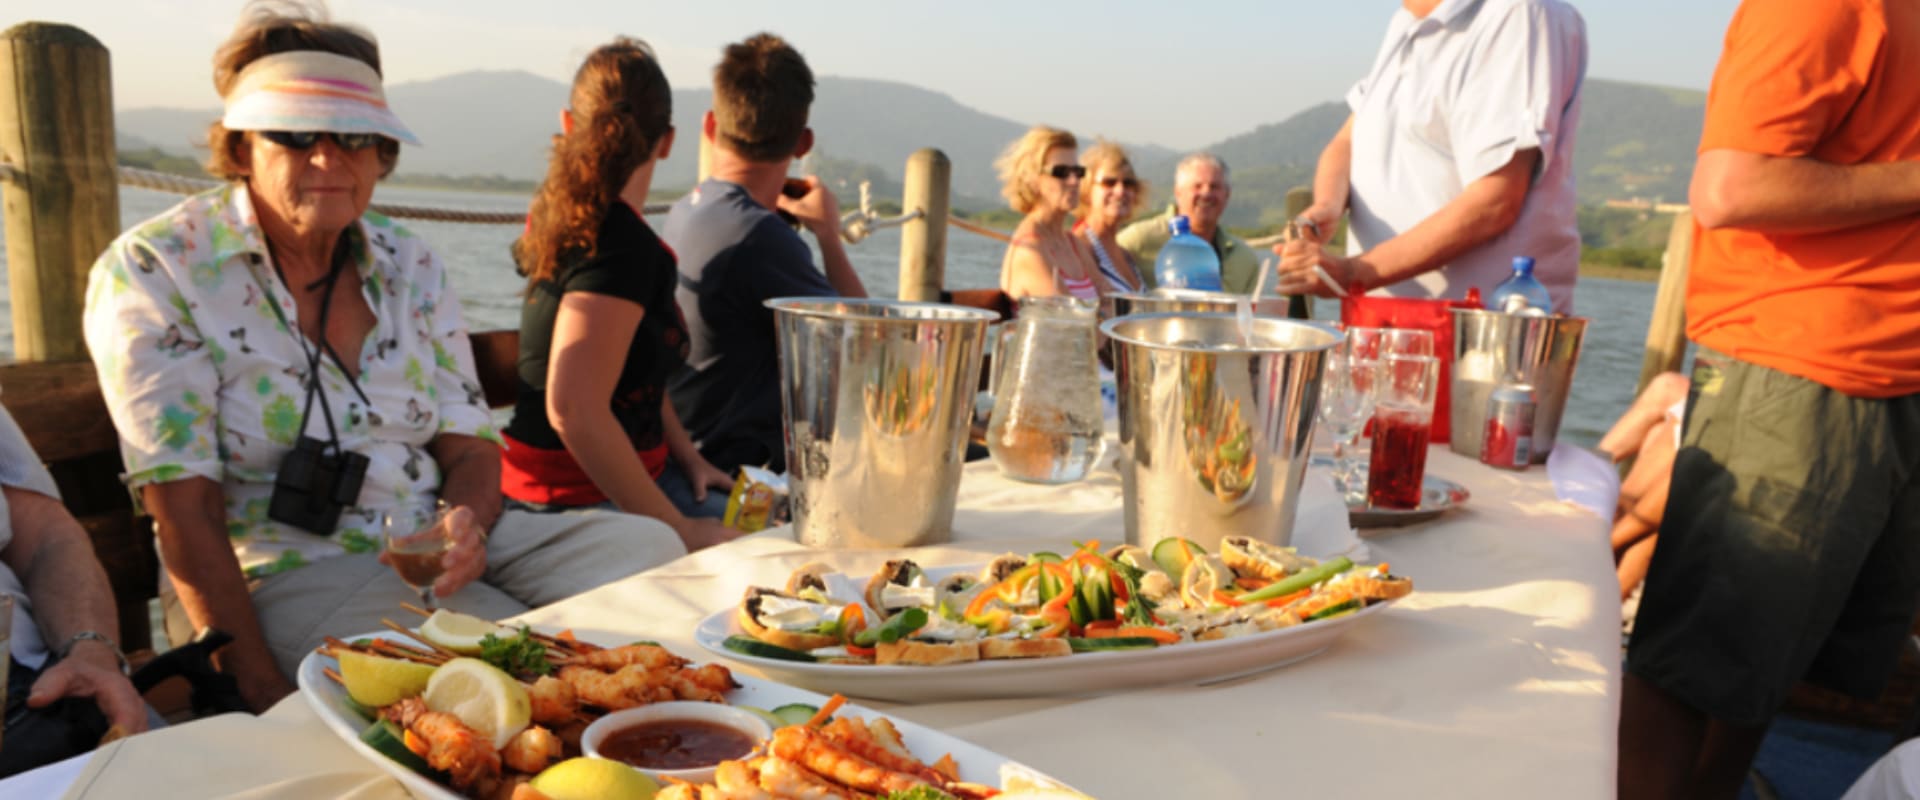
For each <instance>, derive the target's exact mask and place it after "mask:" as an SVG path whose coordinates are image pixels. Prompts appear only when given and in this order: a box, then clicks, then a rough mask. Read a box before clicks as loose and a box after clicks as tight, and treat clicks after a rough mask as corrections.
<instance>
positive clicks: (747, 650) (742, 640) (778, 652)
mask: <svg viewBox="0 0 1920 800" xmlns="http://www.w3.org/2000/svg"><path fill="white" fill-rule="evenodd" d="M720 646H721V647H724V648H726V649H728V650H732V651H733V652H736V653H739V654H741V655H749V656H759V657H761V658H776V659H779V660H781V661H807V662H813V661H818V660H819V659H817V658H814V657H813V655H812V654H811V653H802V652H800V651H798V650H788V649H787V648H784V647H781V646H780V645H777V644H768V643H766V642H763V641H760V640H759V639H753V638H749V637H746V636H729V637H727V640H726V641H724V642H721V643H720Z"/></svg>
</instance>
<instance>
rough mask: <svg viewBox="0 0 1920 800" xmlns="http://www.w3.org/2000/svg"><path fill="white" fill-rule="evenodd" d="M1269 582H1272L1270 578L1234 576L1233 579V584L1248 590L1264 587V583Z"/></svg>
mask: <svg viewBox="0 0 1920 800" xmlns="http://www.w3.org/2000/svg"><path fill="white" fill-rule="evenodd" d="M1269 583H1273V580H1272V579H1270V578H1234V579H1233V585H1235V586H1238V587H1240V588H1242V589H1245V590H1247V591H1249V592H1251V591H1253V590H1255V589H1262V588H1265V587H1266V585H1267V584H1269Z"/></svg>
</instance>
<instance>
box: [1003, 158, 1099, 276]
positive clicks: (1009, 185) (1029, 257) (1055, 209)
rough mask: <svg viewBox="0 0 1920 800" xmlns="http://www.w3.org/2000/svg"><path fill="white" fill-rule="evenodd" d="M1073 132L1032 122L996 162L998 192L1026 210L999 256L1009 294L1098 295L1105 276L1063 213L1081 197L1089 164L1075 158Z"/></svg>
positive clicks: (1071, 207) (1019, 210) (1014, 204)
mask: <svg viewBox="0 0 1920 800" xmlns="http://www.w3.org/2000/svg"><path fill="white" fill-rule="evenodd" d="M1078 150H1079V143H1078V142H1077V141H1075V140H1074V138H1073V134H1071V133H1068V132H1066V131H1063V130H1059V129H1057V128H1049V127H1047V126H1045V125H1037V126H1034V128H1033V129H1031V130H1029V131H1027V132H1026V135H1024V136H1021V137H1020V138H1019V139H1018V140H1016V141H1015V142H1014V143H1013V144H1011V145H1009V146H1008V147H1007V150H1006V152H1004V153H1002V154H1001V155H1000V158H999V159H998V160H997V161H995V162H994V167H995V168H997V169H998V170H999V171H1000V181H1001V189H1000V193H1001V195H1002V196H1004V197H1006V198H1007V202H1008V204H1009V205H1011V206H1012V207H1013V210H1015V211H1018V212H1020V213H1021V214H1024V215H1026V217H1025V219H1022V220H1020V227H1018V228H1015V229H1014V231H1013V241H1012V242H1011V243H1009V244H1008V245H1007V254H1006V257H1005V258H1004V259H1002V260H1001V262H1000V289H1001V290H1002V291H1005V292H1006V293H1007V294H1009V295H1012V296H1013V297H1016V298H1019V297H1045V296H1050V295H1062V294H1064V295H1072V296H1074V297H1078V298H1081V299H1083V300H1098V299H1099V298H1100V295H1102V294H1105V293H1106V292H1107V291H1108V290H1107V283H1106V281H1105V280H1104V279H1103V278H1101V277H1100V274H1099V272H1098V271H1097V270H1096V269H1095V268H1094V266H1093V259H1092V255H1091V254H1090V253H1089V252H1088V251H1087V250H1086V249H1085V248H1084V246H1082V245H1079V244H1077V243H1076V242H1075V241H1074V238H1073V235H1072V234H1070V233H1069V232H1068V231H1067V226H1066V224H1065V223H1066V219H1067V214H1068V213H1070V212H1072V211H1073V209H1074V206H1075V205H1077V204H1078V203H1079V202H1080V183H1081V181H1082V180H1083V179H1084V178H1085V177H1086V174H1087V168H1086V167H1083V166H1081V165H1080V164H1079V163H1078V155H1079V153H1078Z"/></svg>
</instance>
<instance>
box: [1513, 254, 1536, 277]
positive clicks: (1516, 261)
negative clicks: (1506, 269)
mask: <svg viewBox="0 0 1920 800" xmlns="http://www.w3.org/2000/svg"><path fill="white" fill-rule="evenodd" d="M1513 271H1514V272H1518V273H1520V274H1522V275H1532V274H1533V257H1532V256H1514V257H1513Z"/></svg>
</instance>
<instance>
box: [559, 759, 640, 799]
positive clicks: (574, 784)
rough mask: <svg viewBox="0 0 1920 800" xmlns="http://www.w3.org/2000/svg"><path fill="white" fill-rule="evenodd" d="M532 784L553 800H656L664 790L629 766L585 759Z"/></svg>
mask: <svg viewBox="0 0 1920 800" xmlns="http://www.w3.org/2000/svg"><path fill="white" fill-rule="evenodd" d="M531 785H532V786H533V788H534V789H535V790H537V791H539V792H540V793H541V794H544V795H546V796H548V797H550V798H553V800H652V798H653V793H654V792H657V791H660V784H658V783H655V782H654V781H653V779H652V778H649V777H647V776H646V774H645V773H642V772H641V771H639V770H637V769H634V768H632V767H629V766H627V765H626V764H623V763H620V762H618V761H609V760H607V759H604V758H585V757H582V758H569V759H567V760H565V761H562V762H560V763H558V764H555V765H553V766H551V767H548V768H546V769H545V770H543V771H542V772H541V773H540V774H539V775H535V776H534V778H533V782H532V784H531Z"/></svg>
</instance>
